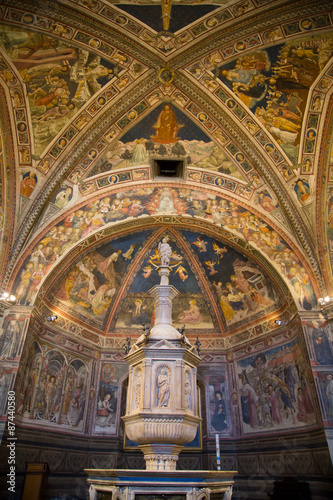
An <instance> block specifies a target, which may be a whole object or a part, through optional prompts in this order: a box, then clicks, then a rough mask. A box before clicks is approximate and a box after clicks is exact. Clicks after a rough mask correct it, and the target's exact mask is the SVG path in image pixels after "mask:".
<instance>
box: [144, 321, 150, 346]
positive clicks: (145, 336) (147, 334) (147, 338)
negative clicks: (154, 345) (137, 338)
mask: <svg viewBox="0 0 333 500" xmlns="http://www.w3.org/2000/svg"><path fill="white" fill-rule="evenodd" d="M142 326H143V331H144V338H145V344H146V345H147V344H148V342H149V335H150V328H149V326H147V325H145V324H144V323H143V324H142Z"/></svg>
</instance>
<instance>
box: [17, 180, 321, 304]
mask: <svg viewBox="0 0 333 500" xmlns="http://www.w3.org/2000/svg"><path fill="white" fill-rule="evenodd" d="M157 213H159V214H178V215H190V216H193V217H200V218H204V219H205V220H208V221H210V222H212V223H214V224H217V225H218V226H220V227H223V228H225V229H227V230H228V231H230V232H232V233H235V234H236V235H239V236H240V237H241V238H243V239H245V240H246V241H247V242H248V243H250V244H251V245H253V246H254V247H256V248H258V249H259V250H260V251H261V252H262V253H263V254H265V255H267V256H268V257H269V258H270V259H272V260H273V261H274V263H275V265H276V266H277V267H278V268H279V269H280V272H281V274H282V275H283V276H284V277H285V279H286V280H288V281H289V282H290V283H291V285H292V286H293V288H294V290H295V292H296V293H297V294H298V296H299V303H300V306H301V307H303V308H304V309H312V307H314V306H315V304H316V297H315V295H314V292H313V288H312V285H311V281H310V278H309V275H308V273H307V271H306V269H305V268H304V266H303V265H302V263H301V261H300V260H299V259H298V257H297V256H296V254H295V253H294V252H293V251H292V250H291V249H290V247H289V246H288V245H287V243H286V242H285V241H284V240H283V239H282V238H281V237H280V236H279V235H278V233H277V232H276V231H275V230H273V229H272V228H271V227H270V226H268V225H267V224H266V223H265V222H264V221H263V220H262V219H261V218H259V217H258V216H257V215H254V214H252V213H251V212H250V211H248V210H245V209H244V208H242V207H240V206H238V205H237V204H236V203H233V202H230V201H228V200H226V199H224V198H221V197H218V196H215V197H213V198H212V197H211V196H210V195H209V194H208V193H202V192H199V191H195V190H189V189H175V188H169V187H165V188H150V187H149V188H147V187H142V188H140V189H133V190H132V191H131V192H129V193H118V195H117V196H115V197H105V198H102V199H100V200H96V201H94V202H92V203H89V204H88V205H85V206H84V207H82V208H81V209H79V210H76V211H75V212H73V213H71V214H69V215H67V216H66V217H65V218H64V219H63V220H62V221H61V222H60V223H58V224H57V225H56V226H54V227H52V228H51V229H50V230H49V231H48V232H47V233H46V234H45V235H44V236H43V238H42V239H41V240H40V241H39V242H38V243H37V244H36V246H35V248H34V249H33V251H32V252H31V254H30V256H29V257H28V258H27V259H26V261H25V264H24V265H23V267H22V268H21V271H20V273H19V275H18V277H17V279H16V282H15V285H14V290H15V295H16V297H17V302H18V303H19V304H31V303H32V302H33V301H34V298H35V297H36V294H37V291H38V288H39V285H40V283H41V280H42V279H43V277H44V276H46V275H47V273H48V272H49V269H50V268H51V267H52V265H53V264H54V263H55V262H56V261H57V260H58V259H59V257H60V256H61V255H62V254H64V253H65V252H66V251H67V250H68V249H70V248H71V247H73V246H74V245H75V244H76V243H78V242H79V241H81V240H82V239H84V238H85V237H87V236H88V235H90V234H92V233H93V232H95V231H97V230H98V229H101V228H103V227H104V226H105V225H106V224H108V223H110V222H115V221H119V220H124V219H127V218H129V217H138V216H140V215H150V214H157Z"/></svg>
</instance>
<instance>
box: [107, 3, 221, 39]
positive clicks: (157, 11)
mask: <svg viewBox="0 0 333 500" xmlns="http://www.w3.org/2000/svg"><path fill="white" fill-rule="evenodd" d="M117 7H118V8H119V9H121V10H123V11H124V12H127V13H128V14H130V15H131V16H133V17H136V18H137V19H138V20H139V21H141V22H143V23H145V24H146V25H147V26H150V28H152V29H153V30H155V31H157V32H159V31H163V22H162V7H161V5H128V4H117ZM217 8H219V5H172V7H171V21H170V26H169V30H168V31H170V32H171V33H176V31H179V30H180V29H182V28H184V27H185V26H187V25H188V24H191V23H193V22H194V21H197V20H198V19H200V18H201V17H203V16H205V15H206V14H209V13H210V12H213V11H214V10H215V9H217Z"/></svg>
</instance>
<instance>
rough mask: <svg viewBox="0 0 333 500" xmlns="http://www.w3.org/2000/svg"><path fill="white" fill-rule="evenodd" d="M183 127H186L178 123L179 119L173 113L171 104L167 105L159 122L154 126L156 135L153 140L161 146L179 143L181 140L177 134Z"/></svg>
mask: <svg viewBox="0 0 333 500" xmlns="http://www.w3.org/2000/svg"><path fill="white" fill-rule="evenodd" d="M183 126H184V125H180V124H178V123H177V118H176V116H175V114H174V112H173V111H172V109H171V106H170V104H165V106H164V107H163V110H162V111H161V113H160V114H159V116H158V118H157V122H156V123H155V124H154V125H153V128H154V129H155V135H152V136H151V139H152V140H153V141H154V142H158V143H160V144H170V143H173V142H177V141H178V140H179V137H177V132H178V130H179V129H181V128H182V127H183Z"/></svg>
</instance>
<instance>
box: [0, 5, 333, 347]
mask: <svg viewBox="0 0 333 500" xmlns="http://www.w3.org/2000/svg"><path fill="white" fill-rule="evenodd" d="M61 6H62V7H61V9H55V8H53V7H54V6H52V2H51V3H46V4H45V5H43V10H42V11H41V8H40V2H39V1H37V0H32V1H31V2H28V3H27V4H26V5H24V6H22V3H21V2H20V1H19V0H3V2H2V3H1V6H0V131H1V143H0V164H1V169H0V170H1V172H0V183H1V189H0V195H1V196H0V238H1V241H2V245H1V250H0V260H1V266H0V269H1V271H0V274H1V280H2V283H3V284H4V285H3V286H4V287H6V289H7V288H8V289H10V291H11V292H13V293H15V295H16V297H17V305H19V306H24V307H31V308H33V307H36V309H37V310H38V311H39V313H40V316H41V317H44V312H43V311H44V310H46V309H47V310H48V311H50V312H52V311H53V309H54V310H56V311H57V315H58V316H59V322H58V325H65V326H64V329H66V328H67V327H68V325H69V324H72V325H75V326H74V327H73V328H74V329H76V328H80V329H82V330H86V331H87V332H90V333H91V335H92V337H91V339H93V338H94V337H93V336H94V335H96V338H97V339H100V337H99V336H102V337H103V342H104V337H105V338H108V337H111V335H113V334H114V332H116V333H117V335H119V336H123V335H126V334H128V332H130V333H131V332H133V335H136V334H138V331H139V329H140V328H141V326H142V323H149V322H151V321H152V318H153V315H154V310H153V303H152V299H151V298H150V296H149V294H148V290H149V288H151V287H152V286H153V285H154V284H156V279H157V274H156V270H155V266H156V265H157V260H158V255H157V253H156V248H157V243H158V238H160V237H161V235H162V233H163V231H166V233H167V234H168V237H169V238H170V242H171V243H172V246H173V251H174V256H175V261H174V263H173V266H174V267H173V271H172V280H173V281H174V283H173V284H174V286H176V288H178V290H179V291H180V295H179V299H178V302H177V305H175V310H174V318H173V321H174V324H175V325H176V326H177V327H180V326H182V325H183V324H184V323H186V324H187V326H188V328H189V329H190V330H191V331H192V332H193V335H194V334H195V333H196V332H199V333H200V335H202V336H204V335H205V332H209V334H211V335H215V336H216V338H218V337H221V336H223V335H225V336H228V335H230V337H231V336H232V335H234V336H235V338H236V336H238V335H241V333H242V332H241V331H242V329H243V330H244V329H245V324H246V321H248V320H249V321H250V324H251V328H252V327H253V328H254V327H258V326H260V325H267V324H268V323H269V322H270V321H272V320H273V319H274V317H277V316H278V314H280V313H281V314H284V312H285V310H287V309H288V308H291V307H294V310H295V308H297V309H298V310H300V311H303V312H304V311H314V310H316V309H317V308H318V300H317V299H318V297H324V296H325V295H330V294H332V293H333V291H332V290H331V281H332V280H331V278H332V257H331V256H332V253H333V250H332V249H333V246H332V245H331V241H332V234H331V233H332V223H331V219H332V215H331V205H332V191H333V178H332V175H331V172H330V166H331V165H332V163H333V160H332V153H331V150H330V145H329V141H330V139H331V136H332V125H331V123H332V121H331V114H332V104H331V94H332V89H333V61H332V52H333V31H332V23H333V19H332V13H331V10H330V9H329V8H328V6H327V3H326V2H324V1H319V2H314V1H313V0H305V1H304V2H301V3H300V2H298V1H295V2H293V1H291V2H286V1H285V0H251V1H245V2H244V1H234V0H230V1H228V0H225V1H224V0H216V1H211V2H209V1H203V2H187V1H186V0H184V1H182V0H180V1H178V0H172V1H170V2H169V1H167V2H163V4H162V2H157V1H154V0H152V1H150V0H147V1H146V0H143V1H141V0H135V1H134V0H133V1H132V0H128V1H124V2H113V1H110V0H76V1H70V0H69V1H67V2H64V3H61ZM163 159H164V160H165V159H173V160H179V161H181V162H183V172H182V175H180V176H178V175H176V176H175V177H174V178H173V177H172V178H161V177H160V176H159V175H157V173H156V169H155V167H154V165H155V164H154V162H155V161H157V160H158V161H159V160H163ZM170 224H171V225H172V230H171V229H170V228H169V225H170ZM200 227H202V233H201V229H200ZM124 228H125V229H126V228H130V232H129V233H128V234H126V233H124V232H123V231H125V229H124ZM58 273H60V274H58ZM56 276H58V278H57V280H58V281H57V283H56V282H55V281H54V280H55V277H56ZM276 283H278V286H276ZM283 287H285V289H283ZM47 290H48V291H50V292H51V293H52V299H50V297H48V298H46V296H45V293H46V291H47ZM283 297H284V298H283ZM292 301H294V302H293V306H291V304H292ZM288 311H289V312H290V309H288ZM66 322H68V324H67V323H66ZM273 327H274V325H273ZM68 328H69V327H68ZM265 328H266V326H265V327H263V329H262V331H266V330H265ZM267 328H268V327H267ZM75 331H76V330H75ZM80 332H81V330H80ZM87 335H88V334H87ZM239 338H240V337H239ZM96 342H100V340H96Z"/></svg>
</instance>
